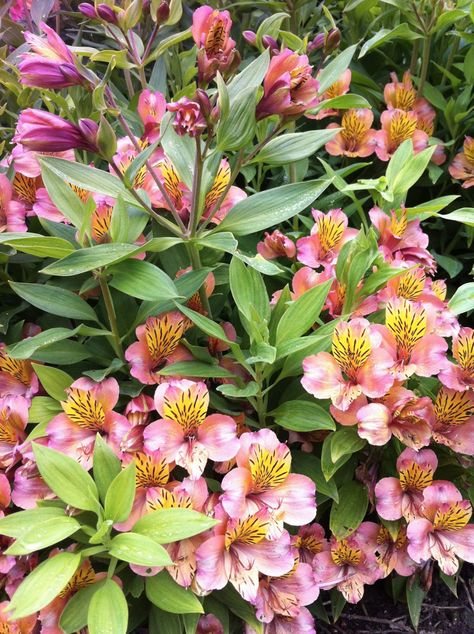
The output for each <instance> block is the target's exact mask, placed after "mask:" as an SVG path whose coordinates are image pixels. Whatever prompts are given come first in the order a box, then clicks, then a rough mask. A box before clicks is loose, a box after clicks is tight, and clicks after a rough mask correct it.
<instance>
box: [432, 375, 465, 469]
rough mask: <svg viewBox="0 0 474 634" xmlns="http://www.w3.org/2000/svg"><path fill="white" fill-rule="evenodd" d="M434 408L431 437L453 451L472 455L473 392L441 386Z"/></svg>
mask: <svg viewBox="0 0 474 634" xmlns="http://www.w3.org/2000/svg"><path fill="white" fill-rule="evenodd" d="M434 410H435V416H436V420H435V424H434V427H433V439H434V440H435V441H436V442H437V443H440V444H441V445H446V446H447V447H450V448H451V449H452V450H453V451H457V452H458V453H463V454H466V455H468V456H474V392H473V391H470V390H469V391H464V392H456V391H455V390H450V389H449V388H447V387H441V389H440V390H439V392H438V395H437V397H436V401H435V405H434Z"/></svg>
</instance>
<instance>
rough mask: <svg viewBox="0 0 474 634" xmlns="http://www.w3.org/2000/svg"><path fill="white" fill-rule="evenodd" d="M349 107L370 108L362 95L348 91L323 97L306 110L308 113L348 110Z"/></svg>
mask: <svg viewBox="0 0 474 634" xmlns="http://www.w3.org/2000/svg"><path fill="white" fill-rule="evenodd" d="M350 108H370V103H369V102H368V101H367V99H366V98H365V97H362V95H354V94H351V93H348V94H347V95H339V97H333V98H332V99H325V100H323V101H320V102H319V103H318V105H317V106H316V107H314V108H311V110H309V111H308V113H309V114H317V113H318V112H320V111H321V110H326V109H331V110H349V109H350Z"/></svg>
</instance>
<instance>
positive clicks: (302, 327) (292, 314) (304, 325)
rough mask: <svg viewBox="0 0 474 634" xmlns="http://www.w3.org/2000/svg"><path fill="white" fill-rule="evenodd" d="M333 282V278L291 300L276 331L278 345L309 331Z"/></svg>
mask: <svg viewBox="0 0 474 634" xmlns="http://www.w3.org/2000/svg"><path fill="white" fill-rule="evenodd" d="M332 283H333V280H332V279H329V280H327V281H326V282H323V283H322V284H318V285H317V286H314V287H313V288H310V289H309V290H307V291H306V292H305V293H303V295H301V296H300V297H298V299H296V300H295V301H294V302H291V303H290V304H289V306H288V308H287V310H286V311H285V313H284V314H283V316H282V318H281V319H280V323H279V324H278V327H277V331H276V343H277V345H279V344H281V343H283V342H284V341H288V340H289V339H294V338H296V337H299V336H300V335H303V334H304V333H305V332H307V331H308V330H309V329H310V328H311V326H313V324H314V323H315V322H316V320H317V319H318V317H319V314H320V312H321V310H322V308H323V306H324V302H325V301H326V297H327V294H328V293H329V289H330V288H331V284H332Z"/></svg>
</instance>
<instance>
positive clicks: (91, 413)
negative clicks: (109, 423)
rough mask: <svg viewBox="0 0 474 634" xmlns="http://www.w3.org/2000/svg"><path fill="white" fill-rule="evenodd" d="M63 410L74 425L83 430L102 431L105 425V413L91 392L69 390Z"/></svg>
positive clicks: (76, 389) (63, 403)
mask: <svg viewBox="0 0 474 634" xmlns="http://www.w3.org/2000/svg"><path fill="white" fill-rule="evenodd" d="M61 405H62V408H63V410H64V412H65V414H66V415H67V417H68V418H69V420H71V421H72V422H73V423H75V424H76V425H78V426H79V427H82V428H83V429H92V430H101V429H102V428H103V426H104V423H105V411H104V407H103V405H102V403H99V401H97V400H96V399H95V398H94V397H93V396H92V393H91V392H90V391H89V390H80V389H78V388H75V387H71V388H69V391H68V398H67V401H64V402H62V403H61Z"/></svg>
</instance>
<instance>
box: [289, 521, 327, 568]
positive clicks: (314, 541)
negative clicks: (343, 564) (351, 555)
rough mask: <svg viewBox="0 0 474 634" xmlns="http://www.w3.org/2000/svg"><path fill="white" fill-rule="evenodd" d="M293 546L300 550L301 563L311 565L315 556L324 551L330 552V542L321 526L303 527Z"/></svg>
mask: <svg viewBox="0 0 474 634" xmlns="http://www.w3.org/2000/svg"><path fill="white" fill-rule="evenodd" d="M293 545H294V546H295V548H297V549H298V556H299V559H300V561H302V562H304V563H307V564H310V563H311V562H312V561H313V559H314V556H315V555H317V554H318V553H321V552H322V551H323V550H329V542H328V540H327V539H326V538H325V536H324V528H323V527H322V526H321V524H316V523H314V524H306V525H305V526H302V527H301V528H300V529H299V530H298V533H297V534H296V536H295V537H294V538H293Z"/></svg>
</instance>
